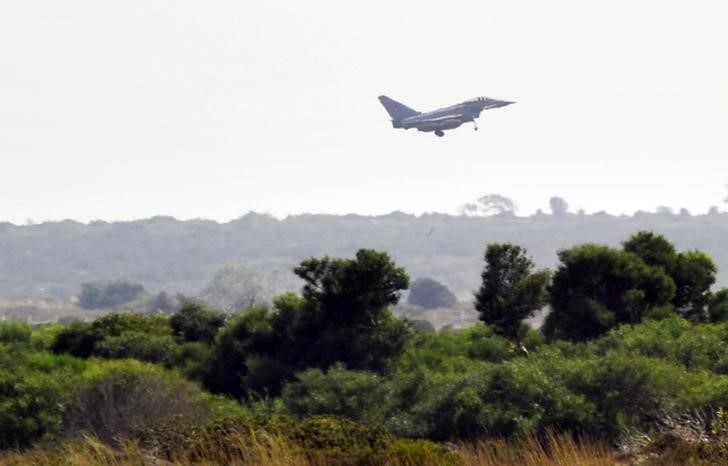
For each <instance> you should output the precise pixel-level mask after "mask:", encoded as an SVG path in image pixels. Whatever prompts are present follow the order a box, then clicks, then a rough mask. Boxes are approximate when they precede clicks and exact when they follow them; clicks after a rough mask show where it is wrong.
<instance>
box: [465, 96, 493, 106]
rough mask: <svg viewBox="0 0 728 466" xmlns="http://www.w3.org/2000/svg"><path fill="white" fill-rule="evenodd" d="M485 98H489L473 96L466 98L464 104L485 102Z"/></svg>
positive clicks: (486, 98)
mask: <svg viewBox="0 0 728 466" xmlns="http://www.w3.org/2000/svg"><path fill="white" fill-rule="evenodd" d="M487 100H490V99H489V98H488V97H473V98H472V99H468V100H466V101H465V103H466V104H474V103H478V102H485V101H487Z"/></svg>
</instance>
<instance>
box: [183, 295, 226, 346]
mask: <svg viewBox="0 0 728 466" xmlns="http://www.w3.org/2000/svg"><path fill="white" fill-rule="evenodd" d="M224 324H225V314H224V313H223V312H219V311H213V310H211V309H208V308H206V307H205V306H204V305H202V304H200V303H198V302H195V301H187V302H185V303H184V304H182V306H181V307H180V308H179V309H178V310H177V312H175V313H174V314H173V315H172V317H171V318H170V319H169V325H170V326H171V327H172V333H173V334H174V335H175V336H176V337H179V338H181V339H182V340H183V341H200V342H203V343H207V344H210V343H212V340H214V339H215V335H217V332H218V330H219V329H220V327H222V326H223V325H224Z"/></svg>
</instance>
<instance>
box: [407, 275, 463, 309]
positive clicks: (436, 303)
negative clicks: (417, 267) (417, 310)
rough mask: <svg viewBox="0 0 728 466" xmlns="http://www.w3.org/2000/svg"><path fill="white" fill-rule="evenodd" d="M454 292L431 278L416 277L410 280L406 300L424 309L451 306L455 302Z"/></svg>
mask: <svg viewBox="0 0 728 466" xmlns="http://www.w3.org/2000/svg"><path fill="white" fill-rule="evenodd" d="M457 301H458V300H457V298H456V297H455V294H454V293H453V292H452V291H450V290H449V289H448V287H446V286H445V285H443V284H442V283H440V282H438V281H437V280H434V279H432V278H418V279H417V280H415V281H414V282H412V287H411V289H410V293H409V296H408V297H407V302H408V303H410V304H415V305H417V306H422V307H424V308H426V309H435V308H438V307H452V306H454V305H455V304H456V303H457Z"/></svg>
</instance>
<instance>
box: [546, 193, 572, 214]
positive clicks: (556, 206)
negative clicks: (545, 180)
mask: <svg viewBox="0 0 728 466" xmlns="http://www.w3.org/2000/svg"><path fill="white" fill-rule="evenodd" d="M549 206H551V213H552V214H554V217H564V216H566V214H567V213H569V204H567V202H566V201H565V200H563V199H562V198H560V197H557V196H554V197H552V198H551V199H549Z"/></svg>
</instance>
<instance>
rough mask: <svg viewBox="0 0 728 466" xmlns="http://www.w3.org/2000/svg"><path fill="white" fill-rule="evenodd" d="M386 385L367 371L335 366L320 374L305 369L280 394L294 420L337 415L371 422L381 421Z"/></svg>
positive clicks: (314, 370) (317, 370) (313, 370)
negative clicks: (295, 418)
mask: <svg viewBox="0 0 728 466" xmlns="http://www.w3.org/2000/svg"><path fill="white" fill-rule="evenodd" d="M386 394H387V385H386V384H385V382H384V380H383V379H382V378H381V377H380V376H378V375H376V374H374V373H371V372H360V371H348V370H346V369H344V368H343V367H341V366H335V367H332V368H330V369H329V370H328V371H326V372H323V371H321V370H320V369H309V370H307V371H305V372H303V373H301V374H298V376H297V377H296V381H294V382H292V383H290V384H288V385H287V386H286V387H285V388H284V390H283V393H282V394H281V401H282V402H283V405H284V406H285V409H286V411H288V412H289V413H290V414H293V415H295V416H298V417H308V416H313V415H330V416H340V417H345V418H347V419H351V420H354V421H364V422H370V423H374V422H377V421H379V420H380V418H381V414H382V413H381V408H382V404H383V402H384V400H385V399H386Z"/></svg>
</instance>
